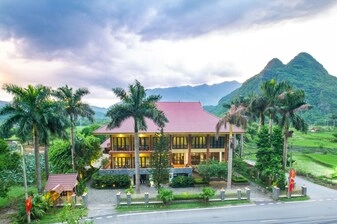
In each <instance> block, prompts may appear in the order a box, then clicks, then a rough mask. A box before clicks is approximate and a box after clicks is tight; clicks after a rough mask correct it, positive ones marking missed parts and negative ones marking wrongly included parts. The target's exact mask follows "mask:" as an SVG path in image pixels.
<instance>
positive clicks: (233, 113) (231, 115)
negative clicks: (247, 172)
mask: <svg viewBox="0 0 337 224" xmlns="http://www.w3.org/2000/svg"><path fill="white" fill-rule="evenodd" d="M245 112H246V105H244V104H238V105H236V104H232V105H231V107H230V109H229V111H228V112H227V113H226V114H225V115H224V116H223V117H222V118H220V120H219V121H218V123H217V124H216V127H215V129H216V134H217V135H218V134H219V132H220V129H221V127H222V126H224V127H225V128H227V126H228V125H229V139H230V144H229V151H228V174H227V189H231V186H232V167H233V148H234V139H233V125H237V126H242V127H244V128H246V126H247V117H246V116H245V115H244V114H245Z"/></svg>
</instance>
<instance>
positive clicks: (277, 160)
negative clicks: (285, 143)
mask: <svg viewBox="0 0 337 224" xmlns="http://www.w3.org/2000/svg"><path fill="white" fill-rule="evenodd" d="M280 130H281V129H280V128H278V127H275V128H274V131H273V135H272V136H271V135H270V133H269V130H268V127H266V126H263V127H262V129H261V131H260V132H259V134H258V137H259V138H258V141H257V148H258V150H257V153H256V164H255V167H256V168H257V169H258V170H259V172H260V179H262V180H264V181H265V183H266V184H267V186H270V185H271V184H272V183H277V182H278V179H279V177H280V175H282V132H281V131H280ZM280 139H281V142H280ZM278 143H281V144H280V145H278ZM280 149H281V150H280ZM280 151H281V153H280ZM283 175H284V173H283Z"/></svg>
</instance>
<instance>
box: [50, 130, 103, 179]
mask: <svg viewBox="0 0 337 224" xmlns="http://www.w3.org/2000/svg"><path fill="white" fill-rule="evenodd" d="M70 148H71V145H70V142H68V141H64V140H56V141H54V142H53V145H51V146H50V155H49V157H50V162H51V164H52V169H53V171H54V172H56V173H68V172H70V171H72V163H71V150H70ZM100 155H101V149H100V140H99V139H98V138H96V137H95V136H92V135H91V136H86V137H84V136H83V135H80V134H77V135H76V136H75V159H76V161H77V162H76V170H77V172H78V173H79V177H80V178H81V177H82V176H83V175H84V173H85V170H86V168H85V167H86V166H92V161H95V160H97V159H98V158H99V157H100Z"/></svg>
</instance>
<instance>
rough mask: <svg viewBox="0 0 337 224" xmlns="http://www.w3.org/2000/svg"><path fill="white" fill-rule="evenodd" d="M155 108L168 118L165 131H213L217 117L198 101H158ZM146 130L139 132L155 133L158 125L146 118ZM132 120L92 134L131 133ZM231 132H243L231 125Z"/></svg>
mask: <svg viewBox="0 0 337 224" xmlns="http://www.w3.org/2000/svg"><path fill="white" fill-rule="evenodd" d="M157 108H158V109H159V110H161V111H163V112H164V113H165V115H166V117H167V119H168V120H169V121H168V123H166V125H165V127H164V132H165V133H215V127H216V124H217V123H218V121H219V118H218V117H216V116H215V115H213V114H210V113H208V112H207V111H205V110H204V109H203V108H202V105H201V103H200V102H158V103H157ZM146 124H147V131H141V130H140V131H139V133H140V134H141V133H157V132H160V130H159V127H158V126H157V125H156V124H155V123H154V122H153V121H152V120H150V119H146ZM133 133H134V121H133V119H132V118H129V119H127V120H125V121H124V122H123V123H122V124H121V126H120V127H117V128H113V129H109V128H107V125H104V126H102V127H100V128H99V129H97V130H95V131H94V134H133ZM220 133H229V125H227V127H226V128H224V127H222V128H221V130H220ZM233 133H244V130H243V129H241V128H239V127H237V126H235V125H233Z"/></svg>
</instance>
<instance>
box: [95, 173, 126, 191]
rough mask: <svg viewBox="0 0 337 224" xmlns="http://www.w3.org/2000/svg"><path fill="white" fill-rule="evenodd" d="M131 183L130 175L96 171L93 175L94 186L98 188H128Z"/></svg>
mask: <svg viewBox="0 0 337 224" xmlns="http://www.w3.org/2000/svg"><path fill="white" fill-rule="evenodd" d="M130 185H131V181H130V177H129V176H128V175H125V174H122V175H113V174H102V175H99V174H98V173H95V174H93V175H92V184H91V186H92V187H93V188H97V189H117V188H128V187H129V186H130Z"/></svg>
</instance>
